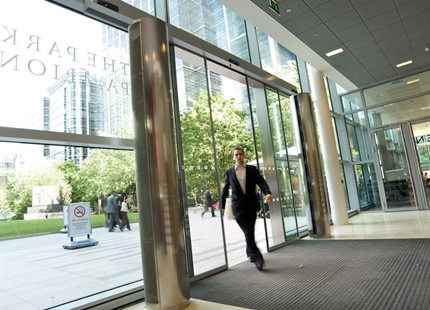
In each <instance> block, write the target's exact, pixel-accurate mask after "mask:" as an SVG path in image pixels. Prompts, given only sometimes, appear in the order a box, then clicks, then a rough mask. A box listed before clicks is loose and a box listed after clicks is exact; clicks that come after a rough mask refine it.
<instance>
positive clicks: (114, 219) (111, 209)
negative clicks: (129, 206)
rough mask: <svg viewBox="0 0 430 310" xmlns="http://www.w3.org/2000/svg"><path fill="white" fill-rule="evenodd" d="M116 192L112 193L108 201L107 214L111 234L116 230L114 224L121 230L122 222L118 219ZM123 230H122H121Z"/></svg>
mask: <svg viewBox="0 0 430 310" xmlns="http://www.w3.org/2000/svg"><path fill="white" fill-rule="evenodd" d="M115 196H116V192H115V191H112V193H111V194H110V196H109V197H108V199H107V208H106V209H107V213H108V218H109V232H113V231H115V230H114V223H117V224H118V226H119V227H120V229H121V226H120V225H121V222H120V221H119V218H118V201H117V199H116V197H115ZM121 230H122V229H121Z"/></svg>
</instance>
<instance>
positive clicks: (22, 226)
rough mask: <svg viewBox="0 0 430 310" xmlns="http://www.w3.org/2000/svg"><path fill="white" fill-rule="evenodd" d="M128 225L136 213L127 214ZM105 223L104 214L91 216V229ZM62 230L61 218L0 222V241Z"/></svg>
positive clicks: (134, 218) (134, 220)
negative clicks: (6, 238)
mask: <svg viewBox="0 0 430 310" xmlns="http://www.w3.org/2000/svg"><path fill="white" fill-rule="evenodd" d="M128 219H129V220H130V223H134V222H137V221H138V220H139V214H138V213H129V214H128ZM104 223H105V218H104V214H100V215H91V226H92V227H93V228H96V227H103V226H104ZM62 228H63V218H49V219H38V220H28V221H24V220H16V221H0V239H1V238H5V237H23V236H28V235H34V234H41V233H60V230H61V229H62Z"/></svg>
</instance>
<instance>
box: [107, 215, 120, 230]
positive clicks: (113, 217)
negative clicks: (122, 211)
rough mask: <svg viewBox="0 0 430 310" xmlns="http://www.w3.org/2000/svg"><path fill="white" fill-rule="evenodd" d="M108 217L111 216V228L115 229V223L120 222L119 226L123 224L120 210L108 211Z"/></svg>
mask: <svg viewBox="0 0 430 310" xmlns="http://www.w3.org/2000/svg"><path fill="white" fill-rule="evenodd" d="M108 217H109V230H113V226H114V224H115V223H116V224H118V226H120V225H121V222H120V220H119V218H118V212H116V211H115V212H113V213H110V212H109V213H108Z"/></svg>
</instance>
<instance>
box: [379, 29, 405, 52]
mask: <svg viewBox="0 0 430 310" xmlns="http://www.w3.org/2000/svg"><path fill="white" fill-rule="evenodd" d="M378 44H379V46H380V47H381V48H382V49H386V48H390V47H393V46H396V45H399V44H406V45H409V44H408V36H407V35H406V33H404V32H402V33H399V34H398V35H395V36H392V37H389V38H388V39H385V40H380V41H378Z"/></svg>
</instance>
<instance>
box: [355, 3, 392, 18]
mask: <svg viewBox="0 0 430 310" xmlns="http://www.w3.org/2000/svg"><path fill="white" fill-rule="evenodd" d="M392 9H394V3H393V1H392V0H378V1H371V2H368V3H366V4H364V5H362V6H360V7H358V8H357V12H358V14H359V15H360V16H361V18H362V19H363V20H364V21H366V20H368V19H371V18H374V17H376V16H379V15H381V14H384V13H385V12H387V11H389V10H392Z"/></svg>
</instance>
